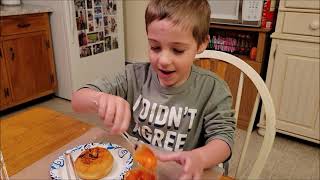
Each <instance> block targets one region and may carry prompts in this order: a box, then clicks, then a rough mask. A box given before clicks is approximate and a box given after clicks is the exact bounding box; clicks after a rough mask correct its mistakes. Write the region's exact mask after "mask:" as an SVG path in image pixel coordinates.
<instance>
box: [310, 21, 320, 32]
mask: <svg viewBox="0 0 320 180" xmlns="http://www.w3.org/2000/svg"><path fill="white" fill-rule="evenodd" d="M309 26H310V28H311V29H312V30H317V29H319V21H313V22H312V23H311V24H310V25H309Z"/></svg>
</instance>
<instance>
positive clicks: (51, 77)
mask: <svg viewBox="0 0 320 180" xmlns="http://www.w3.org/2000/svg"><path fill="white" fill-rule="evenodd" d="M50 82H51V84H53V82H54V78H53V75H52V74H50Z"/></svg>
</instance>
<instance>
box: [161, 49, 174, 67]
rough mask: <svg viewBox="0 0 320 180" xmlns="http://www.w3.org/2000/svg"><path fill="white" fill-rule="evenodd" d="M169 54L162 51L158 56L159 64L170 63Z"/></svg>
mask: <svg viewBox="0 0 320 180" xmlns="http://www.w3.org/2000/svg"><path fill="white" fill-rule="evenodd" d="M171 62H172V60H171V56H170V54H169V53H167V52H162V53H161V54H160V57H159V64H161V65H169V64H171Z"/></svg>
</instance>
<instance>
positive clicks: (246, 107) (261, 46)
mask: <svg viewBox="0 0 320 180" xmlns="http://www.w3.org/2000/svg"><path fill="white" fill-rule="evenodd" d="M211 28H212V29H213V31H215V32H217V31H222V32H226V31H228V32H231V33H232V34H236V35H239V34H241V35H242V34H247V35H248V34H249V35H250V36H251V37H255V38H252V42H251V43H252V46H253V47H257V54H256V57H255V59H250V57H249V56H248V55H245V54H242V55H239V54H234V55H236V56H238V57H239V58H240V59H242V60H243V61H245V62H246V63H247V64H249V65H250V66H251V67H252V68H253V69H254V70H256V72H257V73H259V74H261V72H262V69H263V68H264V65H265V64H266V63H265V50H266V44H267V40H268V35H269V32H270V29H263V28H252V27H240V26H231V25H221V24H211ZM211 38H212V37H211ZM223 38H224V39H228V38H229V37H228V36H225V37H223ZM223 38H222V40H223ZM218 41H219V40H218ZM219 43H221V42H219ZM194 63H195V65H197V66H200V67H202V68H204V69H208V70H210V71H213V72H215V73H216V74H217V75H219V76H220V77H221V78H222V79H224V80H225V81H226V82H227V84H228V86H229V88H230V91H231V94H232V96H233V100H234V101H233V107H235V100H236V98H237V90H238V84H239V77H240V71H239V70H238V69H237V68H236V67H234V66H233V65H228V64H226V63H224V62H221V61H214V60H213V61H212V60H208V59H201V60H196V61H195V62H194ZM256 95H257V90H256V88H255V86H254V84H253V83H252V82H251V81H250V80H249V79H248V78H247V77H245V78H244V84H243V91H242V97H241V104H240V109H239V115H238V120H237V126H238V127H239V128H241V129H244V130H246V129H247V127H248V125H249V121H250V117H251V113H252V110H253V108H254V102H255V99H256Z"/></svg>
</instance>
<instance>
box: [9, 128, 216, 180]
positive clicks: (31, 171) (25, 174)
mask: <svg viewBox="0 0 320 180" xmlns="http://www.w3.org/2000/svg"><path fill="white" fill-rule="evenodd" d="M91 142H102V143H106V142H111V143H115V144H118V145H120V146H122V147H125V148H127V149H128V150H129V151H130V152H132V150H133V149H132V148H131V146H130V144H129V143H128V142H127V141H125V140H124V139H123V138H122V137H121V136H107V135H106V132H105V131H104V130H102V129H101V128H99V127H93V128H91V129H90V130H88V131H87V132H85V133H84V134H83V135H82V136H80V137H78V138H76V139H74V140H72V141H70V142H69V143H68V144H66V145H64V146H63V147H61V148H59V149H57V150H56V151H54V152H52V153H50V154H48V155H47V156H45V157H43V158H42V159H40V160H39V161H37V162H35V163H33V164H30V165H29V166H28V167H27V168H25V169H23V170H22V171H20V172H18V173H17V174H15V175H13V176H11V177H10V178H11V179H33V180H38V179H39V180H40V179H41V180H43V179H50V176H49V166H50V164H51V163H52V161H54V160H55V159H56V158H57V157H58V156H60V155H62V154H63V152H65V151H66V150H68V149H71V148H73V147H75V146H77V145H79V144H86V143H91ZM181 170H182V169H181V167H180V166H179V165H177V164H176V163H173V162H170V163H162V162H159V166H158V177H159V179H177V178H178V176H179V173H180V172H181ZM221 174H222V170H221V169H220V168H218V167H215V168H212V169H210V170H206V171H205V172H204V174H203V177H202V178H201V179H210V180H211V179H219V178H220V176H221Z"/></svg>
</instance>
